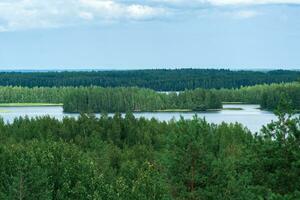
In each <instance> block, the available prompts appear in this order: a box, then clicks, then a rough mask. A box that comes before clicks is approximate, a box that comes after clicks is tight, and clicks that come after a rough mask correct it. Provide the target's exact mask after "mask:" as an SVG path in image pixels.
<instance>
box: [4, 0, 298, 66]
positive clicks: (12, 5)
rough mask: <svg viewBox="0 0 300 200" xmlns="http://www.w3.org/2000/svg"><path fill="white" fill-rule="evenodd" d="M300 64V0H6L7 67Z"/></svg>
mask: <svg viewBox="0 0 300 200" xmlns="http://www.w3.org/2000/svg"><path fill="white" fill-rule="evenodd" d="M184 67H193V68H212V67H214V68H233V69H257V68H269V69H271V68H286V69H288V68H289V69H300V0H139V1H138V0H0V69H2V70H3V69H96V68H97V69H136V68H184Z"/></svg>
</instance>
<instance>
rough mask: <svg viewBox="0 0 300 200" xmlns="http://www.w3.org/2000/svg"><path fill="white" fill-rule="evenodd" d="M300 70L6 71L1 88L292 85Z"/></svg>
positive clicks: (162, 88)
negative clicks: (289, 83)
mask: <svg viewBox="0 0 300 200" xmlns="http://www.w3.org/2000/svg"><path fill="white" fill-rule="evenodd" d="M299 76H300V72H299V71H288V70H275V71H268V72H263V71H261V72H259V71H230V70H225V69H220V70H217V69H175V70H167V69H156V70H128V71H124V70H123V71H115V70H114V71H92V72H26V73H22V72H2V73H0V85H2V86H23V87H36V86H39V87H66V86H73V87H79V86H85V87H87V86H91V85H93V86H101V87H132V86H136V87H143V88H149V89H153V90H156V91H184V90H186V89H189V90H191V89H196V88H206V89H210V88H218V89H219V88H239V87H241V86H251V85H256V84H271V83H282V82H292V81H296V80H298V79H299Z"/></svg>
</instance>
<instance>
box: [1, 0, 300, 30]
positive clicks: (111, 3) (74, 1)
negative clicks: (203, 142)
mask: <svg viewBox="0 0 300 200" xmlns="http://www.w3.org/2000/svg"><path fill="white" fill-rule="evenodd" d="M261 4H299V5H300V0H142V1H141V0H0V32H2V31H13V30H20V29H21V30H22V29H35V28H49V27H50V28H51V27H60V26H68V25H73V24H80V23H83V22H90V21H93V22H96V23H102V22H103V23H104V22H110V21H132V20H134V21H138V20H153V19H161V18H163V17H167V16H169V15H170V14H171V16H172V14H174V15H175V16H176V13H177V14H178V13H181V14H180V15H178V16H182V13H185V14H186V13H192V12H189V9H190V8H193V7H195V8H196V9H198V8H199V7H200V8H201V6H202V7H205V8H207V7H208V8H210V7H222V8H223V7H230V6H233V7H235V13H236V16H239V17H240V18H250V17H254V16H256V15H257V12H255V11H252V10H251V11H250V10H245V9H248V8H245V7H248V6H252V5H261ZM174 5H176V6H175V7H174ZM187 15H190V14H187Z"/></svg>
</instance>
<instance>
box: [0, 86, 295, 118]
mask: <svg viewBox="0 0 300 200" xmlns="http://www.w3.org/2000/svg"><path fill="white" fill-rule="evenodd" d="M281 99H285V100H287V101H289V102H290V103H291V106H292V109H295V110H300V84H299V83H296V82H295V83H285V84H271V85H256V86H248V87H242V88H240V89H220V90H217V89H209V90H208V89H195V90H186V91H184V92H180V93H175V92H173V93H172V92H171V93H158V92H155V91H154V90H150V89H143V88H136V87H126V88H125V87H117V88H102V87H79V88H77V87H61V88H56V87H53V88H48V87H41V88H37V87H35V88H27V87H0V103H63V104H64V110H65V111H66V112H126V111H158V110H167V109H188V110H198V111H202V110H207V109H219V108H221V106H222V105H221V102H244V103H253V104H260V105H261V107H262V108H264V109H269V110H274V109H276V107H277V105H278V104H279V102H280V100H281Z"/></svg>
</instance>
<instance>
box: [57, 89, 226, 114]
mask: <svg viewBox="0 0 300 200" xmlns="http://www.w3.org/2000/svg"><path fill="white" fill-rule="evenodd" d="M63 105H64V111H65V112H89V111H91V112H126V111H160V110H166V109H186V110H194V111H203V110H207V109H220V108H222V103H221V101H220V99H219V98H217V96H215V94H214V93H212V92H211V91H210V90H204V89H196V90H192V91H184V92H181V93H179V94H176V93H169V94H166V93H158V92H155V91H154V90H150V89H140V88H99V87H88V88H77V89H74V90H73V91H72V92H70V93H69V94H68V95H66V96H65V98H64V102H63Z"/></svg>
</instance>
